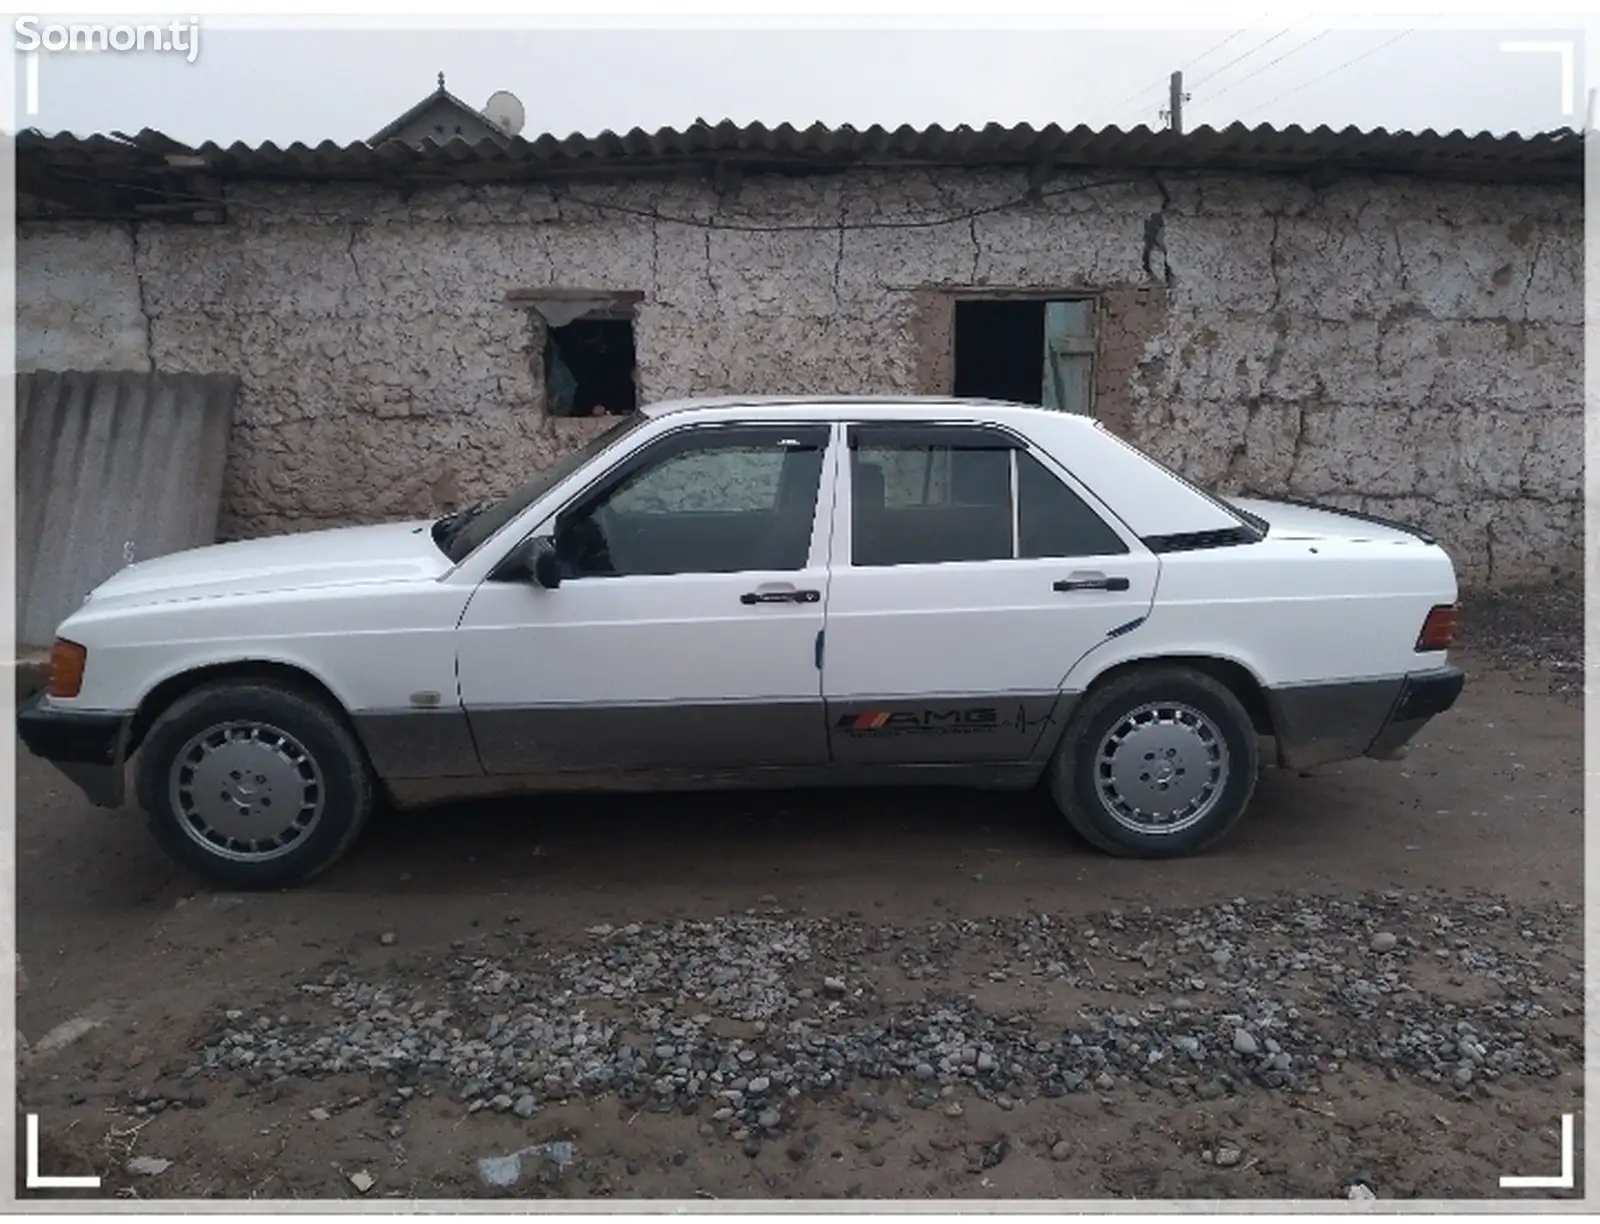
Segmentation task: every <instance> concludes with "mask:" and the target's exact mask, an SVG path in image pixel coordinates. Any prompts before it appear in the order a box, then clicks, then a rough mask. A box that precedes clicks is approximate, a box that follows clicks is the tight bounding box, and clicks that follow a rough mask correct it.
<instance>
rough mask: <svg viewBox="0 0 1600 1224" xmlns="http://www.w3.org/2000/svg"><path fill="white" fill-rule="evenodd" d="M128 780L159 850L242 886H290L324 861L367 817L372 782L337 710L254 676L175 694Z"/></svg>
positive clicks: (336, 854) (328, 862)
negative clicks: (132, 781)
mask: <svg viewBox="0 0 1600 1224" xmlns="http://www.w3.org/2000/svg"><path fill="white" fill-rule="evenodd" d="M135 787H136V793H137V795H138V799H139V806H140V807H141V808H142V809H143V810H144V813H145V816H146V819H147V820H148V821H149V824H150V831H151V832H152V833H153V834H154V835H155V839H156V841H157V842H159V843H160V844H161V847H162V849H163V850H165V851H166V852H167V854H168V855H170V856H171V857H172V858H174V859H176V860H177V861H178V862H179V863H181V864H183V865H184V866H185V867H188V868H190V869H191V870H193V871H196V872H198V873H199V874H200V875H203V876H205V877H207V878H208V879H210V880H211V881H213V882H214V883H217V884H220V885H222V886H223V887H225V888H240V889H255V888H289V887H292V886H294V885H297V884H303V883H305V882H306V881H307V880H310V879H311V878H312V877H314V876H316V875H317V874H319V873H320V872H322V871H325V870H326V869H327V868H329V867H331V866H332V865H333V864H334V863H335V862H336V861H337V860H338V859H339V858H340V857H341V856H342V855H343V854H344V852H345V851H346V850H348V849H349V848H350V845H351V843H352V842H354V841H355V839H356V838H357V836H359V835H360V833H361V830H362V829H363V828H364V827H365V826H366V823H367V820H368V818H369V817H370V816H371V815H372V810H373V807H374V795H375V791H376V787H375V785H374V781H373V776H372V768H371V766H370V765H369V763H368V761H367V756H366V753H365V752H364V751H363V750H362V747H361V745H360V743H359V742H358V741H357V740H356V738H355V736H354V735H353V734H352V733H351V731H350V730H349V728H348V727H347V726H346V725H345V723H344V721H343V720H342V719H341V718H340V717H339V716H338V714H337V713H335V712H334V711H333V710H330V709H329V708H328V706H327V705H326V704H325V703H324V702H321V701H318V700H316V699H314V698H311V697H307V696H303V695H301V694H300V693H297V692H294V691H291V690H289V689H286V688H280V687H278V686H277V685H273V684H267V683H259V682H256V683H222V684H215V685H207V686H205V687H204V688H200V689H196V690H195V691H194V692H192V693H189V694H188V695H186V696H184V697H182V698H180V699H179V700H178V701H177V702H175V703H174V704H173V705H172V706H171V707H170V708H169V709H167V710H166V711H165V712H164V713H163V714H162V715H161V716H160V717H159V718H158V719H157V720H156V722H155V725H154V726H152V727H151V728H150V733H149V734H148V735H147V736H146V737H145V740H144V743H143V745H142V746H141V747H140V750H139V754H138V762H137V765H136V770H135ZM217 787H220V790H219V789H213V788H217ZM213 795H215V796H216V797H215V798H214V799H213V797H212V796H213ZM296 799H298V800H299V803H298V805H296V804H295V800H296ZM275 801H276V804H277V806H276V809H274V807H273V804H274V802H275Z"/></svg>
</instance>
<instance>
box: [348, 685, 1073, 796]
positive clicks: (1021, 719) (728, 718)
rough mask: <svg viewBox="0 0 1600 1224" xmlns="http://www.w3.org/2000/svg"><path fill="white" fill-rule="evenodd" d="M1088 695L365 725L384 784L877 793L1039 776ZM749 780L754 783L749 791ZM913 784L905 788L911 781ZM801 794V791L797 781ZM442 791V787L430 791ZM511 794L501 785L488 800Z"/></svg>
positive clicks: (367, 716)
mask: <svg viewBox="0 0 1600 1224" xmlns="http://www.w3.org/2000/svg"><path fill="white" fill-rule="evenodd" d="M1076 700H1077V694H1075V693H1023V694H1017V693H1008V694H1005V695H1003V696H973V695H970V694H967V695H963V696H960V697H939V696H932V697H919V698H915V699H911V698H872V697H866V698H850V699H846V700H835V701H827V702H824V701H822V700H820V699H819V700H817V701H797V702H761V701H731V702H722V703H706V704H696V705H678V704H668V703H664V702H663V703H648V704H629V705H607V706H600V705H595V706H571V705H568V706H520V707H496V708H488V709H476V710H470V711H461V710H441V711H369V712H365V713H361V714H357V715H356V716H355V718H354V721H355V724H356V728H357V730H358V732H359V734H360V736H361V738H362V741H363V743H364V744H365V746H366V749H367V753H368V756H369V758H370V759H371V761H372V764H373V768H374V770H375V772H376V773H377V774H378V776H379V777H380V778H382V779H383V780H384V781H385V782H388V783H394V784H397V785H398V784H402V783H409V782H429V783H432V782H435V781H437V782H440V783H445V784H449V785H456V784H463V785H464V784H465V783H467V782H470V781H472V780H473V779H477V778H487V779H490V780H491V782H492V780H493V779H498V778H515V779H520V781H519V782H517V783H516V784H515V788H516V789H528V788H532V789H562V788H567V787H574V786H575V787H577V788H579V789H592V788H594V787H597V786H600V787H603V786H607V785H612V784H615V785H616V786H617V787H619V788H621V789H629V788H631V787H635V786H644V785H655V786H661V787H666V786H672V785H689V784H690V783H691V780H696V779H698V780H705V781H709V782H710V783H711V784H714V785H757V786H762V785H779V784H784V785H787V784H788V783H780V782H779V781H778V779H779V774H780V771H787V772H786V773H784V775H783V776H785V777H787V776H791V775H792V776H793V777H795V778H797V779H801V780H803V784H805V785H811V784H816V783H819V782H820V783H823V784H826V783H830V782H833V781H835V780H836V779H835V777H834V775H836V774H837V775H840V776H841V777H843V778H844V779H845V780H846V784H851V785H869V784H872V782H873V781H874V779H875V777H876V774H877V773H879V772H886V773H888V774H891V775H893V776H895V777H897V778H898V777H900V776H901V773H902V771H904V770H906V769H923V770H928V771H932V776H934V777H942V776H943V774H944V773H945V772H948V771H949V770H951V769H957V768H962V767H968V766H970V767H972V769H973V771H974V773H975V775H983V776H987V774H986V771H989V770H991V769H993V768H997V769H999V771H1000V772H1001V773H1002V774H1004V773H1006V772H1007V771H1008V770H1016V769H1021V770H1024V771H1027V770H1032V771H1033V772H1034V773H1035V774H1037V772H1038V770H1039V769H1042V767H1043V765H1044V763H1045V762H1046V761H1047V760H1048V759H1049V758H1050V755H1051V753H1053V752H1054V750H1055V746H1056V744H1057V743H1058V742H1059V740H1060V737H1061V734H1062V731H1063V730H1064V726H1065V722H1066V719H1067V716H1068V715H1069V714H1070V713H1071V710H1072V708H1073V705H1074V704H1075V702H1076ZM738 779H750V781H747V782H739V781H737V780H738ZM902 780H903V779H902ZM796 784H802V783H796ZM426 789H427V790H429V791H430V792H431V791H432V790H435V789H438V788H436V787H432V786H429V787H428V788H426ZM497 789H498V785H497V784H491V785H490V787H489V790H490V791H491V793H492V792H494V791H496V790H497Z"/></svg>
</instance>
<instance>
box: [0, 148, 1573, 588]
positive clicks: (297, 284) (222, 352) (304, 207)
mask: <svg viewBox="0 0 1600 1224" xmlns="http://www.w3.org/2000/svg"><path fill="white" fill-rule="evenodd" d="M1098 179H1099V180H1106V179H1116V180H1117V181H1114V182H1105V181H1100V182H1098V183H1096V181H1095V180H1094V179H1080V180H1073V179H1058V180H1056V181H1054V182H1051V183H1048V184H1046V185H1045V186H1044V189H1043V196H1042V198H1039V199H1033V200H1029V199H1028V198H1027V191H1028V189H1027V185H1026V183H1025V181H1024V179H1023V178H1022V176H1021V175H1013V174H1009V173H992V174H965V175H957V174H955V173H950V174H942V173H941V174H930V173H925V172H887V171H858V172H851V173H848V174H840V175H826V176H816V177H809V178H777V177H754V178H749V179H747V180H746V181H745V182H744V183H743V184H742V185H740V186H737V187H735V188H733V189H731V190H728V191H725V192H722V193H718V192H717V191H716V190H714V188H713V186H712V185H711V184H710V183H709V182H707V181H701V180H683V181H675V182H654V183H650V182H638V183H632V184H627V185H622V186H617V185H602V184H586V185H582V186H579V185H573V186H572V187H570V188H565V187H564V188H561V189H560V190H558V191H556V192H552V191H551V190H549V189H547V188H544V187H534V188H517V187H495V186H488V187H443V188H436V189H429V190H425V191H419V192H415V193H413V194H411V195H410V196H409V197H402V196H401V195H399V194H397V193H394V192H392V191H388V190H386V189H382V188H378V187H376V186H366V185H358V186H344V187H336V186H328V187H301V186H289V185H285V186H250V187H246V188H236V189H234V191H233V192H232V194H231V201H232V208H231V219H230V222H229V223H228V224H227V225H224V226H220V227H204V226H175V225H162V224H156V223H151V224H146V225H143V226H141V227H139V228H138V229H137V230H136V231H135V230H130V229H127V228H116V227H112V226H109V225H89V224H59V225H41V224H26V225H24V227H23V229H22V232H21V237H20V241H19V249H18V264H19V270H18V305H19V312H20V317H19V323H18V362H19V366H20V367H21V368H23V369H49V368H73V369H83V368H129V369H141V368H143V369H148V368H150V363H151V362H152V361H153V362H154V366H155V368H157V369H161V370H175V371H228V372H236V373H238V374H239V375H240V376H241V377H242V380H243V390H242V396H241V401H240V405H239V415H238V424H237V426H236V428H235V434H234V443H233V451H232V454H231V457H230V463H229V475H228V483H227V492H226V496H225V513H224V532H225V534H227V535H232V536H240V535H252V534H260V533H264V532H270V531H278V530H288V529H296V528H306V527H313V526H321V525H331V524H336V523H345V522H357V521H364V520H370V519H375V518H384V517H392V516H398V515H409V514H419V513H429V512H431V511H433V510H434V509H435V508H436V507H437V506H439V505H441V504H444V503H447V502H453V501H455V500H457V499H459V498H470V497H477V496H483V495H487V494H491V493H495V492H498V491H501V490H503V489H506V488H509V487H510V486H511V485H513V484H515V483H517V482H518V481H519V480H520V479H522V478H523V477H524V476H525V475H526V473H527V472H528V470H529V469H530V468H532V467H536V466H539V465H542V464H543V463H545V462H548V460H549V459H550V458H551V457H552V456H553V455H554V454H556V453H558V452H559V451H561V450H563V449H565V448H567V447H569V446H571V445H573V444H574V442H575V441H576V440H577V439H580V438H582V437H585V436H587V435H588V434H589V433H591V432H592V431H593V429H594V428H595V425H594V423H592V422H588V421H562V420H552V419H546V418H545V417H544V415H543V412H542V398H543V393H542V372H541V370H540V369H539V364H540V358H539V354H540V351H541V340H542V336H541V335H540V333H539V327H538V324H537V316H535V315H532V314H530V312H528V311H527V310H526V309H525V308H519V307H517V306H515V305H511V304H508V303H507V301H506V297H507V294H509V293H513V292H515V291H517V290H528V289H539V288H550V287H565V288H585V289H586V288H599V289H612V290H637V291H641V292H642V293H643V295H644V297H643V300H642V302H641V303H640V305H639V307H638V312H637V316H636V333H637V344H638V359H639V370H640V376H641V380H642V384H643V385H642V394H643V395H644V397H645V398H646V399H661V398H668V397H675V396H680V395H693V394H713V393H726V392H750V393H772V392H784V393H817V394H826V393H895V392H941V393H942V392H947V391H948V390H949V386H950V383H949V377H950V368H949V367H950V344H949V340H950V319H951V310H952V306H951V301H952V298H951V296H950V292H949V291H951V290H955V289H964V288H971V287H983V288H986V289H987V290H991V291H992V290H998V289H1007V288H1017V289H1051V288H1059V289H1073V290H1079V291H1092V292H1095V293H1097V294H1099V295H1100V296H1101V300H1102V306H1103V308H1102V310H1101V312H1100V324H1099V327H1100V335H1099V344H1100V352H1099V357H1098V368H1097V380H1096V382H1097V405H1096V410H1097V413H1098V415H1100V416H1101V417H1102V418H1103V419H1104V420H1105V421H1106V422H1107V423H1108V425H1110V426H1111V427H1112V428H1115V429H1116V430H1118V431H1119V432H1121V433H1123V434H1124V435H1125V436H1127V437H1129V438H1130V439H1131V440H1132V441H1134V442H1135V443H1137V444H1139V445H1141V446H1144V447H1146V448H1147V449H1149V450H1150V451H1151V452H1152V453H1154V454H1155V455H1157V456H1158V457H1160V458H1161V459H1163V460H1164V461H1166V462H1168V463H1171V464H1172V465H1173V466H1175V467H1176V468H1178V469H1179V470H1181V471H1182V472H1184V473H1185V474H1186V475H1188V476H1190V477H1191V478H1192V479H1194V480H1196V481H1198V482H1200V483H1202V484H1208V485H1215V486H1217V487H1220V488H1224V489H1235V490H1238V489H1249V490H1251V491H1255V492H1261V493H1265V494H1267V495H1272V494H1276V493H1289V494H1293V495H1295V496H1300V497H1314V498H1319V499H1326V500H1329V501H1335V502H1340V503H1342V504H1345V505H1349V506H1353V507H1362V508H1366V509H1368V510H1370V511H1372V512H1374V513H1382V514H1388V515H1392V516H1395V517H1399V518H1404V519H1407V520H1411V521H1415V522H1418V523H1421V524H1423V525H1425V526H1428V527H1430V528H1432V529H1434V530H1436V531H1438V532H1439V533H1440V534H1441V535H1442V536H1443V538H1444V540H1445V541H1446V543H1447V544H1448V546H1449V547H1450V548H1451V550H1452V552H1453V553H1454V555H1455V557H1456V560H1457V564H1458V566H1459V567H1460V569H1461V571H1462V574H1463V578H1464V579H1465V580H1466V581H1467V582H1468V583H1472V584H1483V583H1494V584H1502V583H1509V582H1526V581H1539V580H1542V579H1545V578H1548V577H1551V576H1553V575H1571V574H1574V573H1576V572H1578V570H1579V568H1580V556H1581V533H1580V526H1581V514H1582V487H1581V473H1582V455H1583V433H1582V368H1583V367H1582V356H1583V347H1582V324H1583V317H1582V311H1583V298H1582V291H1581V262H1582V212H1581V192H1580V189H1579V188H1578V187H1576V186H1574V187H1570V188H1536V187H1511V186H1507V187H1493V186H1464V185H1453V184H1432V183H1425V182H1421V181H1412V180H1394V181H1386V182H1374V181H1371V180H1367V179H1361V180H1346V181H1344V182H1341V183H1339V184H1337V185H1336V186H1333V187H1331V188H1327V189H1325V190H1322V191H1313V190H1311V189H1310V188H1308V187H1306V186H1303V185H1300V184H1298V183H1293V182H1290V181H1288V180H1283V179H1268V178H1260V179H1251V178H1240V177H1229V176H1222V175H1212V176H1202V177H1184V176H1161V177H1159V178H1158V177H1155V176H1150V175H1101V176H1098ZM591 201H593V202H602V203H604V204H606V205H607V206H608V207H606V208H604V209H600V208H595V207H593V206H591V203H590V202H591ZM969 213H977V214H978V215H975V216H966V215H965V214H969ZM952 217H958V218H959V219H957V220H954V221H947V223H945V224H927V222H930V221H938V220H941V219H946V220H947V219H949V218H952ZM772 226H788V227H806V228H803V229H798V230H796V229H791V230H790V231H789V232H768V231H767V229H766V228H764V227H772Z"/></svg>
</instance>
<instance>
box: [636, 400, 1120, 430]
mask: <svg viewBox="0 0 1600 1224" xmlns="http://www.w3.org/2000/svg"><path fill="white" fill-rule="evenodd" d="M856 407H872V408H878V409H885V410H892V409H902V410H909V411H911V412H915V413H919V414H921V413H927V412H928V411H930V410H932V411H935V412H937V413H938V415H939V416H940V417H942V418H944V419H946V420H948V419H950V418H952V417H956V418H962V417H970V418H971V419H973V420H984V421H1003V420H1005V419H1006V418H1007V417H1012V416H1024V417H1039V416H1046V417H1049V418H1050V419H1051V420H1052V421H1060V422H1063V423H1065V422H1069V421H1071V422H1079V423H1081V425H1082V426H1084V427H1088V428H1093V427H1094V426H1095V424H1096V422H1095V420H1094V418H1093V417H1088V416H1081V415H1079V414H1077V413H1070V412H1056V411H1054V410H1051V409H1047V408H1042V407H1040V406H1039V405H1038V404H1022V403H1017V402H1015V401H1012V400H996V399H977V398H963V397H960V396H953V395H720V396H698V397H689V398H684V399H675V400H663V401H660V402H658V403H654V404H646V405H645V406H644V407H643V408H641V409H640V411H641V412H643V413H644V414H645V415H646V416H649V417H661V416H668V415H671V414H674V413H680V412H709V411H726V410H737V411H738V412H739V414H740V415H745V414H748V415H750V416H752V417H761V416H784V415H793V412H794V410H795V409H807V410H814V411H816V412H817V413H818V415H823V416H833V415H849V410H850V409H851V408H856ZM829 409H836V410H840V411H839V412H838V413H837V414H836V413H834V412H830V411H827V410H829ZM806 415H808V416H809V415H811V412H810V411H808V412H807V413H806ZM895 415H900V414H899V413H896V414H895Z"/></svg>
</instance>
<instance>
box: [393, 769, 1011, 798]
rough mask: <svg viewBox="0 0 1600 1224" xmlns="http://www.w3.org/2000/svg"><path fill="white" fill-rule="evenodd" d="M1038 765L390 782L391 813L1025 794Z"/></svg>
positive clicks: (587, 773)
mask: <svg viewBox="0 0 1600 1224" xmlns="http://www.w3.org/2000/svg"><path fill="white" fill-rule="evenodd" d="M1042 768H1043V767H1042V765H1040V764H1037V763H1023V764H987V763H985V764H968V765H814V766H762V767H757V768H750V769H724V770H705V771H697V770H686V769H634V770H562V771H554V772H550V773H538V774H499V775H496V776H494V777H480V778H436V779H432V780H423V779H415V780H399V779H396V780H389V781H388V783H387V789H388V791H389V797H390V799H391V800H392V801H393V803H394V804H395V806H396V807H400V808H408V809H409V808H426V807H435V806H440V805H445V804H451V803H462V802H467V801H471V800H476V799H503V798H512V797H520V796H533V795H540V794H550V793H560V792H581V791H606V792H621V793H630V792H641V791H721V790H818V789H823V788H830V787H878V786H941V787H943V786H949V787H964V788H970V789H973V790H988V791H1024V790H1027V789H1029V788H1030V787H1032V786H1033V785H1034V784H1035V783H1037V782H1038V781H1039V777H1040V773H1041V771H1042Z"/></svg>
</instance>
